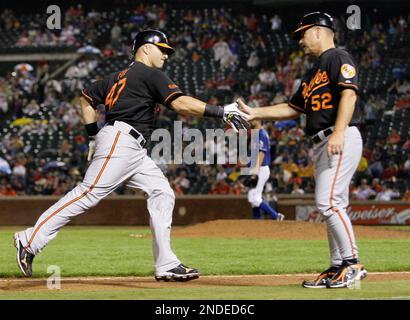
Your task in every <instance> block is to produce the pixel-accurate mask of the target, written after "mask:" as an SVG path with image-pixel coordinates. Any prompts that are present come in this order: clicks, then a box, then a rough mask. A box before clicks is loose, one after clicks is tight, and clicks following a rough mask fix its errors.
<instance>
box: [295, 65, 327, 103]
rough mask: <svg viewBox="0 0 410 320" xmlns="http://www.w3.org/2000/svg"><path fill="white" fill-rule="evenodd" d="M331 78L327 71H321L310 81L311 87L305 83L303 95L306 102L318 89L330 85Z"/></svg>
mask: <svg viewBox="0 0 410 320" xmlns="http://www.w3.org/2000/svg"><path fill="white" fill-rule="evenodd" d="M329 82H330V81H329V77H328V75H327V72H326V71H323V72H321V71H320V69H319V70H318V71H317V72H316V74H315V75H314V76H313V77H312V79H311V80H310V83H309V85H307V83H306V82H303V84H302V86H303V91H302V95H303V98H304V99H305V100H306V99H307V98H309V97H310V96H311V95H312V92H313V91H315V90H316V89H319V88H321V87H323V86H325V85H327V84H329Z"/></svg>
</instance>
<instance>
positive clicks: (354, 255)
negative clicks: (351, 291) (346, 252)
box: [330, 155, 356, 259]
mask: <svg viewBox="0 0 410 320" xmlns="http://www.w3.org/2000/svg"><path fill="white" fill-rule="evenodd" d="M342 157H343V156H342V155H340V158H339V162H338V163H337V168H336V174H335V177H334V179H333V183H332V189H331V190H330V209H331V210H332V211H336V213H337V215H338V216H339V218H340V220H342V223H343V226H344V227H345V230H346V233H347V236H348V237H349V242H350V247H351V248H352V255H353V259H354V258H356V254H355V253H354V247H353V241H352V236H351V235H350V232H349V228H348V227H347V224H346V221H344V220H343V217H342V214H341V213H340V211H339V210H338V209H337V208H333V191H334V189H335V185H336V179H337V175H338V174H339V169H340V165H341V164H342Z"/></svg>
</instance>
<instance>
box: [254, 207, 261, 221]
mask: <svg viewBox="0 0 410 320" xmlns="http://www.w3.org/2000/svg"><path fill="white" fill-rule="evenodd" d="M252 215H253V218H254V219H260V218H261V209H260V207H253V208H252Z"/></svg>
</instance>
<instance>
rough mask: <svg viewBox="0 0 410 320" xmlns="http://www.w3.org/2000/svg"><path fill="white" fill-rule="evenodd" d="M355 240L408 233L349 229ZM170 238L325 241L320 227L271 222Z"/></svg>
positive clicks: (197, 228) (227, 223) (217, 225)
mask: <svg viewBox="0 0 410 320" xmlns="http://www.w3.org/2000/svg"><path fill="white" fill-rule="evenodd" d="M353 229H354V231H355V234H356V237H357V238H358V239H365V238H366V239H391V238H400V239H403V238H410V228H409V230H391V229H388V228H387V227H383V226H353ZM172 236H174V237H199V238H207V237H215V238H259V239H299V240H321V239H327V228H326V224H324V223H310V222H302V221H280V222H278V221H274V220H214V221H208V222H204V223H199V224H195V225H192V226H187V227H183V228H177V229H174V230H173V232H172Z"/></svg>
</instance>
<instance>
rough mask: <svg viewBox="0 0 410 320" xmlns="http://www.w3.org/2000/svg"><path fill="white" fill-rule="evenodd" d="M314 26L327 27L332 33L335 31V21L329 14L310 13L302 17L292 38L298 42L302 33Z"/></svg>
mask: <svg viewBox="0 0 410 320" xmlns="http://www.w3.org/2000/svg"><path fill="white" fill-rule="evenodd" d="M314 26H321V27H327V28H330V29H332V30H333V32H335V31H336V26H335V21H334V19H333V17H332V16H331V15H330V14H328V13H325V12H319V11H318V12H311V13H308V14H306V15H304V16H303V17H302V19H301V20H300V22H299V24H298V27H297V28H296V30H295V31H293V33H292V36H293V38H294V39H295V40H299V39H300V38H301V37H302V34H303V32H304V31H306V30H307V29H309V28H311V27H314Z"/></svg>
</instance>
